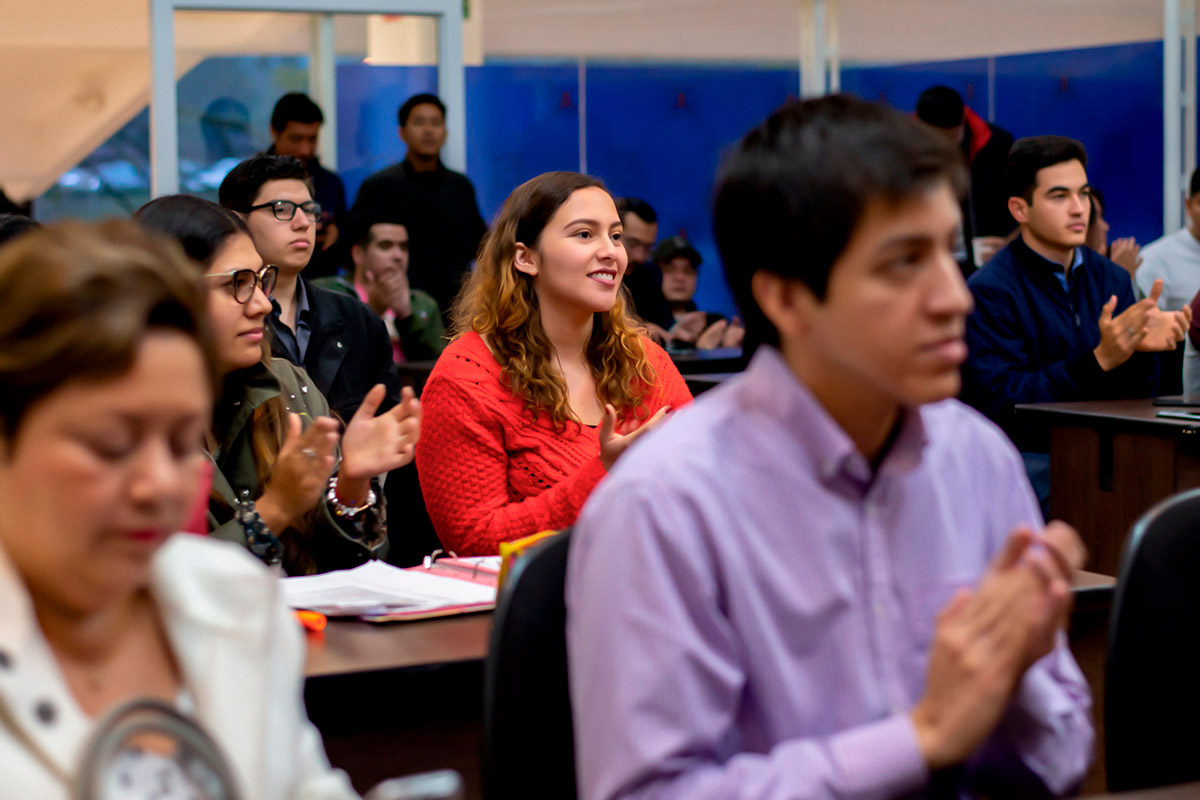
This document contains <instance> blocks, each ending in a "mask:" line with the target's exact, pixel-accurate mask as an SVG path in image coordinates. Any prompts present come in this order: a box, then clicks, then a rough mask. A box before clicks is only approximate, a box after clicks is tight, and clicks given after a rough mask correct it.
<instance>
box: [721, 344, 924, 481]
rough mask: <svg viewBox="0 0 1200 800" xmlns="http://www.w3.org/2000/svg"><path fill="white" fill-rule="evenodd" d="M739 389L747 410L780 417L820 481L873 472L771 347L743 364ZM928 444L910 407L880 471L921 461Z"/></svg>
mask: <svg viewBox="0 0 1200 800" xmlns="http://www.w3.org/2000/svg"><path fill="white" fill-rule="evenodd" d="M740 391H741V392H742V395H743V399H744V402H745V403H746V405H747V406H748V410H750V411H753V410H754V409H761V410H762V411H764V412H766V413H767V414H768V415H769V416H771V417H774V418H775V419H777V420H779V421H780V422H781V423H782V425H783V426H784V428H785V429H786V430H787V431H788V432H789V433H790V434H791V435H792V436H793V437H794V438H795V439H796V441H797V442H798V443H799V445H800V447H801V449H802V450H803V451H804V453H805V454H806V455H807V456H808V458H809V459H810V460H811V462H812V464H813V466H814V468H815V470H816V472H817V473H818V475H819V476H820V478H821V480H822V481H825V482H829V481H833V480H834V479H836V478H837V477H839V476H842V477H846V478H849V479H851V480H852V481H854V482H855V483H858V484H860V485H866V484H869V483H870V482H871V480H872V479H873V477H874V473H873V471H872V469H871V464H870V462H869V461H868V460H867V458H866V457H865V456H864V455H863V454H862V453H860V452H858V449H857V447H855V445H854V442H853V441H852V440H851V439H850V437H849V435H847V433H846V432H845V431H844V430H842V428H841V426H839V425H838V424H837V422H835V421H834V419H833V417H831V416H830V415H829V412H828V411H826V410H825V407H824V406H822V405H821V404H820V403H819V402H818V401H817V399H816V398H815V397H814V396H813V394H812V392H810V391H809V389H808V387H807V386H805V385H804V384H803V383H802V382H801V381H800V380H798V379H797V378H796V376H795V374H793V373H792V371H791V369H790V368H789V367H788V365H787V363H786V362H785V361H784V360H783V356H782V355H780V353H779V351H778V350H776V349H775V348H773V347H768V346H763V347H760V348H759V349H758V352H757V353H755V355H754V359H753V360H752V361H751V362H750V366H749V367H747V368H746V372H745V375H744V376H743V379H742V382H741V387H740ZM927 442H928V437H927V434H926V428H925V421H924V417H923V415H922V411H921V409H920V408H915V409H908V410H907V411H905V412H904V415H903V418H902V419H901V421H900V430H899V432H898V433H897V434H896V436H895V438H894V440H893V441H892V444H891V447H890V448H889V449H888V452H887V454H886V455H885V456H884V459H883V462H882V463H881V464H880V465H879V469H878V470H877V472H878V473H885V472H886V473H892V472H907V471H909V470H911V469H914V468H915V467H917V466H918V465H919V464H920V462H921V453H922V451H923V450H924V448H925V445H926V443H927Z"/></svg>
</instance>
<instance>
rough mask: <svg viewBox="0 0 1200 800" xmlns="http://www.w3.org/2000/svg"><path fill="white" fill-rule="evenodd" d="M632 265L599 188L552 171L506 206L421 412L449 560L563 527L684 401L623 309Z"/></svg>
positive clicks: (421, 452)
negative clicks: (635, 443) (638, 443)
mask: <svg viewBox="0 0 1200 800" xmlns="http://www.w3.org/2000/svg"><path fill="white" fill-rule="evenodd" d="M627 263H628V258H627V256H626V254H625V248H624V246H623V245H622V244H621V219H620V217H619V216H618V215H617V210H616V207H615V206H614V204H613V200H612V197H611V196H610V195H609V193H608V191H607V190H606V189H605V188H604V184H603V183H601V182H600V181H599V180H597V179H595V178H590V177H588V176H586V175H580V174H577V173H574V172H548V173H546V174H544V175H539V176H538V177H536V178H534V179H533V180H530V181H527V182H526V183H524V184H522V185H521V186H519V187H517V189H516V190H514V191H513V193H512V194H511V195H509V197H508V200H506V201H505V203H504V208H502V209H501V210H500V215H499V217H498V218H497V219H496V222H495V224H494V225H493V226H492V229H491V231H490V232H489V233H488V236H487V238H486V240H485V241H484V243H483V246H482V248H481V249H480V254H479V258H478V260H477V263H476V267H475V271H474V272H473V273H472V274H471V276H470V277H469V278H468V280H467V283H466V285H465V286H464V287H463V289H462V291H461V292H460V294H459V297H458V300H457V301H456V303H455V307H454V329H455V332H456V337H457V338H456V339H455V340H454V341H453V342H451V344H450V345H449V346H448V347H447V348H446V350H445V351H444V352H443V353H442V356H441V358H439V359H438V363H437V365H436V366H435V367H434V369H433V372H432V373H431V374H430V376H429V381H428V382H427V383H426V385H425V390H424V392H423V394H422V397H421V405H422V408H423V412H424V416H423V420H422V423H421V442H420V443H419V444H418V446H417V469H418V473H419V474H420V478H421V491H422V493H423V494H424V496H425V504H426V506H427V507H428V509H429V516H430V517H431V518H432V520H433V524H434V527H435V528H436V530H437V533H438V536H439V538H440V539H441V540H442V544H443V545H444V546H445V547H446V548H447V549H449V550H453V551H454V552H456V553H458V554H459V555H462V556H465V555H491V554H494V553H495V552H496V551H497V548H498V546H499V544H500V542H504V541H509V540H512V539H519V538H521V537H522V536H528V535H529V534H532V533H537V532H538V531H543V530H548V529H553V528H565V527H567V526H569V525H571V524H573V523H574V522H575V518H576V517H577V516H578V515H579V510H580V508H582V506H583V503H584V501H585V500H586V499H587V497H588V494H589V493H590V492H591V490H592V488H593V487H594V486H595V485H596V484H597V482H599V481H600V479H601V478H603V477H604V475H605V474H606V472H607V471H608V469H609V468H611V467H612V465H613V462H614V461H616V459H617V458H618V456H620V455H621V453H622V452H624V450H625V449H626V448H627V447H628V446H629V445H630V444H631V443H632V442H633V441H634V440H635V439H636V438H637V437H638V436H640V435H641V434H643V433H645V432H646V431H647V430H649V429H650V428H651V427H653V426H654V425H657V424H658V423H659V422H661V421H662V419H663V418H664V416H665V415H666V414H667V412H668V411H670V410H671V409H672V408H677V407H679V406H680V405H682V404H684V403H687V402H689V401H690V400H691V399H692V398H691V394H690V393H689V392H688V389H687V386H686V385H685V384H684V382H683V378H682V377H680V375H679V371H678V370H677V369H676V368H675V365H674V364H672V363H671V360H670V358H668V357H667V354H666V353H665V352H664V351H663V350H662V348H660V347H659V346H658V345H656V344H654V343H653V342H651V341H650V339H648V338H647V337H646V336H645V330H644V329H643V328H642V327H641V326H640V324H639V323H638V322H637V320H635V319H634V318H633V317H632V316H631V314H630V313H629V311H628V310H627V303H626V300H625V297H624V296H623V294H622V293H621V291H620V287H621V278H622V277H623V276H624V274H625V267H626V264H627Z"/></svg>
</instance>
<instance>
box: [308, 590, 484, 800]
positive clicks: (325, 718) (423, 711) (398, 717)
mask: <svg viewBox="0 0 1200 800" xmlns="http://www.w3.org/2000/svg"><path fill="white" fill-rule="evenodd" d="M491 626H492V615H491V614H490V613H487V614H469V615H465V616H459V617H446V618H443V619H431V620H421V621H418V622H401V623H391V624H386V625H371V624H369V623H366V622H352V621H343V620H334V621H331V622H330V623H329V626H328V627H327V628H326V629H325V630H324V631H323V632H322V633H320V634H311V633H310V634H309V635H308V663H307V665H306V669H305V674H306V675H307V676H308V680H307V681H306V683H305V688H304V701H305V704H306V706H307V708H308V714H309V717H310V718H311V719H312V721H313V723H314V724H315V725H316V726H317V729H318V730H320V732H321V737H322V739H323V740H324V742H325V751H326V753H328V755H329V760H330V762H331V763H332V764H333V765H334V766H335V767H339V768H341V769H344V770H345V771H346V773H347V774H348V775H349V776H350V779H351V781H353V783H354V786H355V788H356V789H357V790H358V791H359V792H360V793H361V792H365V791H367V790H368V789H370V788H371V787H372V786H374V785H375V784H376V783H379V782H380V781H382V780H386V779H388V778H394V777H399V776H402V775H411V774H413V773H416V772H427V771H429V770H435V769H456V770H458V771H459V772H460V773H461V774H462V776H463V780H464V782H465V783H466V790H467V792H466V796H467V798H468V800H479V798H481V797H482V791H483V790H482V785H481V784H482V778H481V776H482V768H483V765H482V760H481V753H482V747H483V724H482V719H483V661H484V658H485V657H486V655H487V648H488V639H489V636H490V635H491Z"/></svg>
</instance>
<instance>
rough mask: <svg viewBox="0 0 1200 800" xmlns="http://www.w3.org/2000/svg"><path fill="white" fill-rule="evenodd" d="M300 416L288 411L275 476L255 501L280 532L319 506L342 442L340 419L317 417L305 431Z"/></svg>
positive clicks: (261, 514) (273, 474) (273, 470)
mask: <svg viewBox="0 0 1200 800" xmlns="http://www.w3.org/2000/svg"><path fill="white" fill-rule="evenodd" d="M300 428H301V425H300V416H299V415H298V414H288V430H287V435H286V437H285V438H284V441H283V445H282V446H281V447H280V448H279V454H278V455H277V456H276V457H275V464H274V466H273V467H272V468H271V477H270V478H269V479H268V481H267V486H266V489H265V490H264V491H263V493H262V496H261V497H259V498H258V499H257V500H256V501H255V507H256V509H257V510H258V514H259V516H260V517H262V521H263V523H264V524H265V525H266V526H267V527H268V528H269V529H271V530H272V531H274V532H276V533H279V532H281V531H283V530H284V529H286V528H287V527H288V526H290V525H291V524H292V523H293V522H295V520H296V519H297V518H299V517H300V516H301V515H303V514H304V513H305V512H307V511H308V510H309V509H310V508H312V507H313V506H315V505H316V504H317V503H318V502H320V500H321V496H322V495H323V493H324V491H325V483H326V481H328V480H329V475H330V474H331V473H332V472H333V462H334V452H335V451H336V449H337V443H338V424H337V420H335V419H333V418H331V417H317V418H316V419H314V420H313V422H312V425H309V426H308V430H306V431H304V432H303V433H301V431H300Z"/></svg>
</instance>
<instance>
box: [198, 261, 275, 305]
mask: <svg viewBox="0 0 1200 800" xmlns="http://www.w3.org/2000/svg"><path fill="white" fill-rule="evenodd" d="M204 277H206V278H232V279H233V280H231V281H230V282H229V290H230V291H231V292H233V299H234V300H237V301H238V302H239V303H243V304H245V303H249V302H250V298H251V297H253V296H254V286H255V285H256V284H257V285H259V286H261V287H262V290H263V294H265V295H267V296H268V297H270V296H271V292H273V291H275V281H276V279H277V278H278V277H279V267H277V266H275V265H274V264H268V265H266V266H265V267H263V268H262V269H260V270H258V271H257V272H255V271H254V270H252V269H235V270H234V271H233V272H215V273H213V274H211V275H205V276H204Z"/></svg>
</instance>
